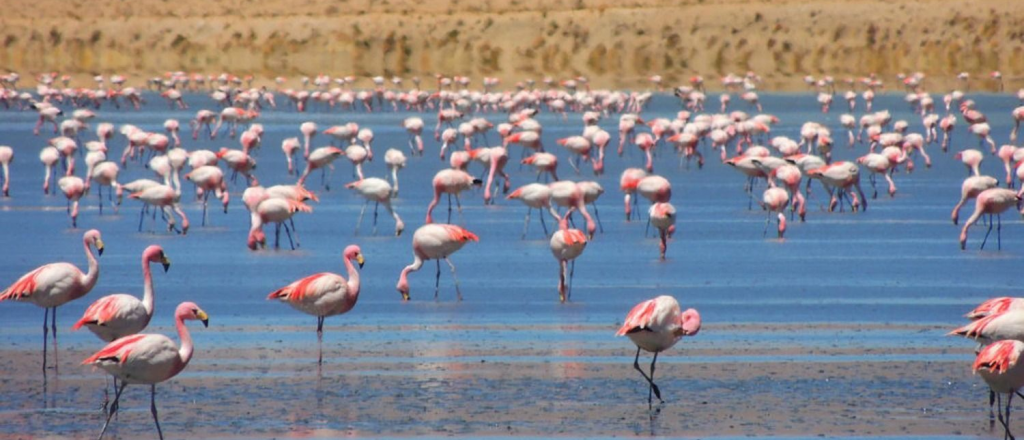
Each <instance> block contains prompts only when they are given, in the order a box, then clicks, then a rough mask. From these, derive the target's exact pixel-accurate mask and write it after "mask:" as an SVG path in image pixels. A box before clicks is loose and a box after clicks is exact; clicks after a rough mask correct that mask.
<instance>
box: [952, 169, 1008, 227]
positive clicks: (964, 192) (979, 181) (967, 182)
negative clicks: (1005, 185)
mask: <svg viewBox="0 0 1024 440" xmlns="http://www.w3.org/2000/svg"><path fill="white" fill-rule="evenodd" d="M997 186H999V180H998V179H996V178H995V177H991V176H971V177H968V178H966V179H964V183H963V184H961V185H960V200H959V201H958V202H956V205H955V206H953V214H952V215H951V216H950V217H951V218H952V220H953V224H954V225H955V224H957V223H958V221H959V219H960V208H962V207H963V206H964V204H965V203H967V201H968V200H971V199H973V198H975V197H978V194H981V193H982V192H983V191H985V190H987V189H990V188H995V187H997Z"/></svg>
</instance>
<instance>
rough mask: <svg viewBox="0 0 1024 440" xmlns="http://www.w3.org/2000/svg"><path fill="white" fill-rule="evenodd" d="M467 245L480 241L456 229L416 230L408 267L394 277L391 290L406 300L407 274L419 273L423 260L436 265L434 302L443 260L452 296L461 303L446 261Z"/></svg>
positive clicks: (428, 226) (441, 226) (430, 226)
mask: <svg viewBox="0 0 1024 440" xmlns="http://www.w3.org/2000/svg"><path fill="white" fill-rule="evenodd" d="M469 241H480V238H479V237H477V236H476V234H474V233H472V232H469V231H468V230H466V229H464V228H462V227H459V226H455V225H444V224H433V223H428V224H426V225H423V226H420V228H419V229H417V230H416V232H415V233H414V234H413V236H412V254H413V261H412V264H410V265H408V266H406V267H405V268H404V269H402V273H401V274H400V275H399V277H398V284H397V285H396V286H395V288H396V289H398V293H400V294H402V300H403V301H408V300H409V299H410V296H409V273H410V272H415V271H418V270H420V268H421V267H423V262H424V261H425V260H436V261H437V276H436V277H435V284H434V299H435V300H436V299H437V296H438V291H439V290H440V288H441V287H440V286H441V284H440V283H441V260H444V261H445V262H446V263H448V266H449V267H450V268H451V269H452V279H453V280H455V294H456V296H457V297H458V299H459V301H462V291H461V290H460V289H459V279H458V277H457V276H456V275H455V265H454V264H452V262H451V260H449V259H448V257H449V256H450V255H451V254H453V253H455V252H456V251H458V250H459V249H462V247H463V246H465V245H466V243H467V242H469Z"/></svg>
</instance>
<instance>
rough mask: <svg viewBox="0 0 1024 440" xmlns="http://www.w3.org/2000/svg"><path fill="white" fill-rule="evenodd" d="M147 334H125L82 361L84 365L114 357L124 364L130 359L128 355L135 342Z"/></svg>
mask: <svg viewBox="0 0 1024 440" xmlns="http://www.w3.org/2000/svg"><path fill="white" fill-rule="evenodd" d="M146 336H147V335H144V334H139V335H131V336H125V337H123V338H121V339H117V340H115V341H114V342H111V343H109V344H107V346H106V347H103V349H102V350H100V351H97V352H96V353H95V354H93V355H92V356H89V357H88V358H86V359H85V360H84V361H82V365H88V364H92V363H95V362H97V361H100V360H104V359H114V360H116V361H117V362H118V363H121V364H123V363H125V361H127V360H128V355H130V354H131V352H132V349H134V348H135V344H136V343H138V342H139V340H141V339H142V338H145V337H146Z"/></svg>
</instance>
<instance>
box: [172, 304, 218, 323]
mask: <svg viewBox="0 0 1024 440" xmlns="http://www.w3.org/2000/svg"><path fill="white" fill-rule="evenodd" d="M174 316H175V317H178V318H180V319H182V320H194V321H200V322H202V323H203V327H209V326H210V316H209V315H207V314H206V312H204V311H203V309H200V308H199V306H198V305H196V303H194V302H183V303H181V304H180V305H178V308H177V310H175V311H174Z"/></svg>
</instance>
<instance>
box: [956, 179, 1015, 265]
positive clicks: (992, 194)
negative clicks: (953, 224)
mask: <svg viewBox="0 0 1024 440" xmlns="http://www.w3.org/2000/svg"><path fill="white" fill-rule="evenodd" d="M1019 201H1020V196H1018V195H1017V192H1016V191H1013V190H1011V189H1006V188H991V189H986V190H985V191H982V192H981V193H980V194H978V197H977V198H976V199H975V200H974V213H973V214H971V216H970V218H968V219H967V221H966V222H965V223H964V227H963V229H961V230H960V249H961V250H963V249H966V248H967V230H968V229H970V227H971V225H973V224H974V223H975V222H977V221H978V219H979V218H981V216H982V215H984V214H988V231H987V232H985V238H984V239H983V240H982V241H981V249H985V242H987V241H988V235H989V234H991V233H992V226H993V223H992V216H993V215H994V216H995V217H996V222H997V223H996V240H997V243H998V244H997V246H998V249H999V250H1002V249H1003V235H1002V230H1003V221H1002V214H1003V212H1005V211H1006V210H1007V209H1010V207H1013V206H1016V205H1017V202H1019Z"/></svg>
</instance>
